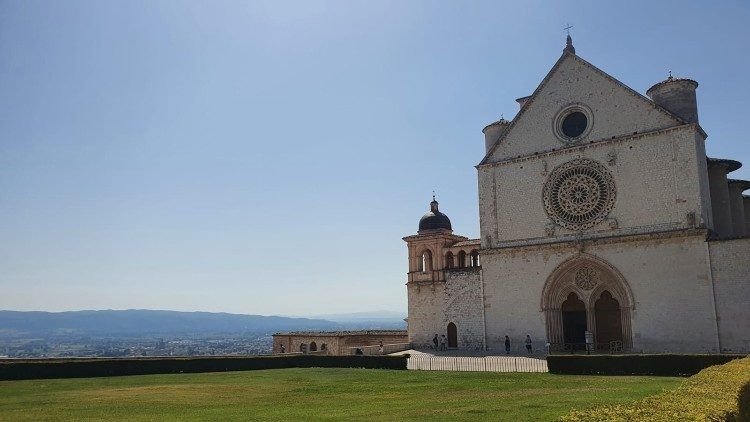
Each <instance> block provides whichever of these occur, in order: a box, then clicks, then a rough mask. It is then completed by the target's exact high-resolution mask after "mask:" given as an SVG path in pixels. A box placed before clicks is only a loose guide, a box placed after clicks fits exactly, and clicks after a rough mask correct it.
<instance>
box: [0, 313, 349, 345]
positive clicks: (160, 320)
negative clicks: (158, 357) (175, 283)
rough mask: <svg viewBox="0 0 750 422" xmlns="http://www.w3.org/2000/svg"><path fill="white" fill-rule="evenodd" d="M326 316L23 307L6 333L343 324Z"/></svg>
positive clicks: (2, 318)
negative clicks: (28, 309) (55, 310)
mask: <svg viewBox="0 0 750 422" xmlns="http://www.w3.org/2000/svg"><path fill="white" fill-rule="evenodd" d="M342 328H347V327H345V326H342V325H341V324H339V323H336V322H333V321H327V320H323V319H310V318H289V317H280V316H262V315H240V314H228V313H212V312H178V311H152V310H138V309H133V310H124V311H113V310H105V311H70V312H19V311H0V338H18V337H26V338H28V337H33V336H39V337H51V336H58V335H68V336H70V335H82V336H150V335H182V336H184V335H206V334H221V333H235V334H242V333H270V332H275V331H300V330H339V329H342Z"/></svg>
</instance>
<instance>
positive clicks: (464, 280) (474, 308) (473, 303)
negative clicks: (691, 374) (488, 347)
mask: <svg viewBox="0 0 750 422" xmlns="http://www.w3.org/2000/svg"><path fill="white" fill-rule="evenodd" d="M451 322H452V323H454V324H456V331H457V337H458V347H459V348H462V349H478V350H481V349H483V348H484V307H483V299H482V280H481V268H479V267H477V268H466V269H454V270H451V271H446V283H445V317H444V320H443V328H442V331H438V332H437V333H439V334H447V333H446V329H447V326H448V323H451ZM433 335H434V334H433Z"/></svg>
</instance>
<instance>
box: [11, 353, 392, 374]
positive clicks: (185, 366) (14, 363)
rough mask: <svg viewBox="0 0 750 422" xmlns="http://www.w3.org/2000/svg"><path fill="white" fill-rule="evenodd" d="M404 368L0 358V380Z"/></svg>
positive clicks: (358, 360)
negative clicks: (277, 370) (295, 369)
mask: <svg viewBox="0 0 750 422" xmlns="http://www.w3.org/2000/svg"><path fill="white" fill-rule="evenodd" d="M313 367H318V368H370V369H406V358H404V357H400V356H315V355H287V356H212V357H195V358H193V357H174V358H172V357H163V358H131V359H128V358H126V359H28V360H6V361H0V380H20V379H41V378H79V377H108V376H120V375H148V374H171V373H181V372H185V373H189V372H221V371H248V370H255V369H278V368H313Z"/></svg>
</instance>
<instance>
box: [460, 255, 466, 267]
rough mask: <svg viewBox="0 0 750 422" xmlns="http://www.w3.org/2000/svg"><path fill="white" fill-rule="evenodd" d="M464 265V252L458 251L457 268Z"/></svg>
mask: <svg viewBox="0 0 750 422" xmlns="http://www.w3.org/2000/svg"><path fill="white" fill-rule="evenodd" d="M465 267H466V252H464V251H459V252H458V268H465Z"/></svg>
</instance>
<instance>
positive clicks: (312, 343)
mask: <svg viewBox="0 0 750 422" xmlns="http://www.w3.org/2000/svg"><path fill="white" fill-rule="evenodd" d="M310 351H311V352H317V351H318V345H317V344H315V342H314V341H311V342H310Z"/></svg>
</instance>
